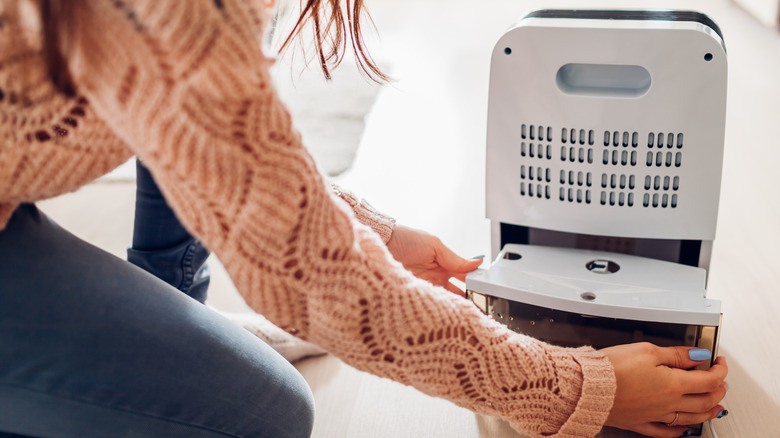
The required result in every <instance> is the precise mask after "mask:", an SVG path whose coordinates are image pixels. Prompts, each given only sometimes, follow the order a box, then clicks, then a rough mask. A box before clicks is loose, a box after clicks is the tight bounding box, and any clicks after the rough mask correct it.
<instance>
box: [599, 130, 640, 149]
mask: <svg viewBox="0 0 780 438" xmlns="http://www.w3.org/2000/svg"><path fill="white" fill-rule="evenodd" d="M610 145H612V146H615V147H618V146H623V147H626V148H627V147H628V146H631V147H637V146H638V145H639V133H638V132H636V131H634V132H629V131H612V132H610V131H604V146H610Z"/></svg>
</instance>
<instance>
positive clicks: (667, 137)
mask: <svg viewBox="0 0 780 438" xmlns="http://www.w3.org/2000/svg"><path fill="white" fill-rule="evenodd" d="M684 139H685V137H684V136H683V134H682V133H679V134H676V135H675V134H672V133H663V132H659V133H654V132H651V133H649V134H647V147H648V148H653V147H656V148H658V149H661V148H667V149H672V148H674V147H676V148H677V149H682V147H683V140H684Z"/></svg>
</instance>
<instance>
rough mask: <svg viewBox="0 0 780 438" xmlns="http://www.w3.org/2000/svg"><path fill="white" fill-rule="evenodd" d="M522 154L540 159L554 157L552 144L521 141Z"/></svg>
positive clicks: (522, 155)
mask: <svg viewBox="0 0 780 438" xmlns="http://www.w3.org/2000/svg"><path fill="white" fill-rule="evenodd" d="M520 156H521V157H530V158H540V159H544V158H546V159H548V160H551V159H552V146H550V145H549V144H548V145H546V146H545V145H543V144H541V143H528V144H526V143H525V142H521V143H520Z"/></svg>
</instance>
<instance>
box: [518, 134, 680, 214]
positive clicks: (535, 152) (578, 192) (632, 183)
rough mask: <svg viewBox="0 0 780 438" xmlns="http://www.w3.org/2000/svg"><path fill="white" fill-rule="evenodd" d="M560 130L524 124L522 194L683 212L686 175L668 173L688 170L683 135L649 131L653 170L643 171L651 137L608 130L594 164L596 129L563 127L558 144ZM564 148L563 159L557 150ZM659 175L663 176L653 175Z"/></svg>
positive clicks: (649, 166) (648, 161)
mask: <svg viewBox="0 0 780 438" xmlns="http://www.w3.org/2000/svg"><path fill="white" fill-rule="evenodd" d="M558 129H559V128H555V127H553V126H548V125H541V124H522V125H521V129H520V131H521V132H520V134H521V135H520V137H521V141H520V156H521V161H520V163H521V166H520V195H521V196H524V197H530V198H538V199H546V200H553V199H554V198H555V197H556V196H555V193H556V192H557V194H558V196H557V200H558V201H560V202H566V203H580V204H591V203H593V204H595V205H603V206H617V207H634V206H636V207H639V206H640V205H641V206H642V207H645V208H677V206H678V197H679V189H680V177H679V176H678V175H674V174H673V173H672V174H668V172H669V171H673V169H674V168H679V167H681V166H682V149H683V141H684V136H683V134H682V133H669V132H650V133H647V146H648V149H646V152H644V153H646V157H645V164H646V165H647V166H646V167H645V168H644V169H646V170H642V167H638V165H640V163H641V160H642V158H641V157H642V153H643V152H641V151H640V148H639V146H640V138H643V137H644V135H645V133H640V132H638V131H628V130H604V131H603V133H604V134H603V142H602V143H603V149H602V152H601V160H598V158H595V161H594V155H595V154H596V153H598V152H597V151H594V144H595V142H596V141H597V139H596V138H595V136H596V132H597V131H596V130H594V129H581V128H560V133H561V137H560V143H558V139H557V138H556V139H554V140H553V132H558V131H557V130H558ZM598 132H602V131H601V130H598ZM596 147H599V148H600V146H596ZM558 148H560V161H558V159H557V158H556V157H557V156H558V155H557V152H555V151H558ZM666 169H669V170H666ZM653 171H657V172H661V174H652V173H651V174H647V172H653ZM665 172H666V173H667V174H664V173H665ZM594 174H595V175H596V176H595V178H594ZM599 174H601V177H600V179H598V178H599V177H598V175H599ZM556 175H557V177H556ZM599 183H600V186H601V187H600V190H599V188H597V187H598V185H599Z"/></svg>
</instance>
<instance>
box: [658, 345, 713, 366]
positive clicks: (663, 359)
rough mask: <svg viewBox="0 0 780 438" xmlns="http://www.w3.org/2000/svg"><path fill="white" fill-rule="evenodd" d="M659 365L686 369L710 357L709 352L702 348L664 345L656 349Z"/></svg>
mask: <svg viewBox="0 0 780 438" xmlns="http://www.w3.org/2000/svg"><path fill="white" fill-rule="evenodd" d="M657 354H658V360H659V361H660V363H659V365H666V366H668V367H671V368H680V369H683V370H687V369H689V368H693V367H695V366H696V365H699V364H700V363H702V362H704V361H705V360H709V359H710V357H711V356H710V355H711V353H710V352H709V350H705V349H703V348H693V347H664V348H659V349H658V352H657Z"/></svg>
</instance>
